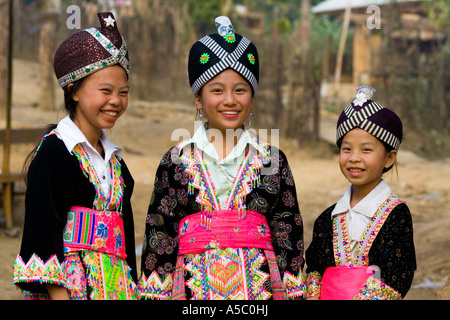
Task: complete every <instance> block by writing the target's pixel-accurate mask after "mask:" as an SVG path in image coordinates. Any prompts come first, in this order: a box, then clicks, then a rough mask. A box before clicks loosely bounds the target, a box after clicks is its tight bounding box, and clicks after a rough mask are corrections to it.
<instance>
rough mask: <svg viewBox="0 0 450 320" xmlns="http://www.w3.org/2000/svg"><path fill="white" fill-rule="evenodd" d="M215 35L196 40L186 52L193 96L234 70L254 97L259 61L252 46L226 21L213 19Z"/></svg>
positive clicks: (222, 17) (224, 18) (221, 17)
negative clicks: (246, 84) (209, 83)
mask: <svg viewBox="0 0 450 320" xmlns="http://www.w3.org/2000/svg"><path fill="white" fill-rule="evenodd" d="M215 23H216V27H217V31H218V33H215V34H210V35H208V36H205V37H203V38H201V39H200V40H198V41H197V42H196V43H194V45H193V46H192V48H191V51H190V52H189V62H188V72H189V84H190V85H191V88H192V92H193V93H194V95H196V94H197V93H198V92H199V91H200V90H201V88H202V87H203V86H204V85H205V84H206V83H207V82H208V81H210V80H211V79H212V78H214V77H215V76H217V75H218V74H219V73H221V72H222V71H224V70H226V69H229V68H231V69H233V70H235V71H236V72H237V73H239V74H240V75H241V76H242V77H243V78H244V79H245V80H247V81H248V83H249V84H250V86H251V88H252V91H253V94H254V93H255V91H256V88H257V86H258V81H259V59H258V51H257V50H256V47H255V45H254V44H253V43H252V42H251V41H250V40H248V39H247V38H245V37H243V36H242V35H240V34H237V33H235V32H234V28H233V25H232V24H231V21H230V19H229V18H228V17H224V16H220V17H217V18H216V19H215Z"/></svg>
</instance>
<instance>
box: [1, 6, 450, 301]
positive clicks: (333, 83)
mask: <svg viewBox="0 0 450 320" xmlns="http://www.w3.org/2000/svg"><path fill="white" fill-rule="evenodd" d="M99 11H112V12H113V13H114V15H115V17H116V20H117V24H118V27H119V30H120V31H121V33H122V35H123V36H124V37H125V39H126V41H127V44H128V48H129V56H130V61H131V73H130V80H129V82H130V86H131V92H130V101H129V107H128V110H127V112H126V113H125V115H124V116H123V117H122V118H123V120H122V118H121V120H119V121H118V123H117V124H116V126H115V127H114V129H113V130H111V131H110V132H108V137H110V139H111V140H112V141H113V142H115V143H116V144H118V145H119V146H121V147H122V148H123V149H124V158H125V159H126V161H127V164H128V167H129V168H130V170H131V172H132V174H133V177H134V179H135V182H136V184H135V190H134V193H133V199H132V201H133V210H134V215H135V229H136V246H137V253H138V255H139V254H140V251H139V250H140V244H141V239H142V237H143V233H144V221H145V215H146V213H147V211H146V210H147V208H148V203H149V199H150V194H151V192H152V189H153V179H154V173H155V172H156V168H157V166H158V164H159V160H160V159H161V156H162V155H163V153H164V152H165V151H166V150H167V149H168V148H169V147H170V146H172V145H173V144H175V143H176V142H174V141H172V140H171V133H172V132H173V131H174V130H175V129H177V128H187V129H189V130H192V129H193V120H194V119H195V109H194V108H195V107H194V98H193V96H192V92H191V89H190V86H189V82H188V77H187V58H188V53H189V50H190V48H191V46H192V44H193V43H194V42H195V41H197V40H198V39H199V38H200V37H203V36H204V35H206V34H210V33H216V31H217V30H216V28H215V25H214V18H215V17H217V16H219V15H226V16H229V17H230V19H231V21H232V23H233V26H234V29H235V31H236V32H237V33H239V34H242V35H244V36H245V37H246V38H248V39H250V40H251V41H252V42H254V43H255V44H256V46H257V48H258V51H259V58H260V68H261V70H260V84H259V88H258V90H257V93H256V105H255V109H254V112H253V113H254V117H255V120H254V121H253V126H255V127H256V128H265V129H278V130H279V135H280V145H281V147H282V148H283V151H284V152H285V153H286V154H287V156H288V159H289V163H290V166H291V169H292V171H293V174H294V177H295V181H296V186H297V193H298V197H299V201H300V208H301V211H302V216H303V221H304V230H305V235H304V236H305V249H306V248H307V246H308V244H309V242H310V240H311V234H312V226H313V222H314V220H315V218H316V217H317V216H318V215H319V214H320V213H321V212H322V211H323V210H325V209H326V208H327V207H328V206H329V205H331V204H333V203H334V202H336V201H337V200H338V199H339V198H340V197H341V196H342V194H343V193H344V191H345V189H346V188H347V187H348V182H347V181H346V180H345V179H344V178H343V177H342V174H341V173H340V171H339V168H338V165H337V164H338V162H337V150H336V146H335V128H336V120H337V117H338V115H339V114H340V112H341V111H342V110H343V109H344V108H345V107H346V106H347V105H348V104H349V103H350V102H351V101H352V100H353V98H354V95H355V93H356V90H355V88H356V87H357V86H360V85H369V86H372V87H374V88H375V89H376V90H377V92H376V94H375V96H374V98H373V99H374V100H375V101H377V102H379V103H380V104H382V105H384V106H386V107H389V108H390V109H392V110H394V111H395V112H396V113H397V114H399V116H400V118H401V119H402V121H403V124H404V135H405V138H404V141H403V143H402V147H401V150H400V153H399V165H398V171H397V173H393V174H392V175H389V177H386V179H387V182H388V184H389V185H390V186H391V188H392V189H393V190H394V192H395V193H397V194H398V195H399V196H400V197H401V198H403V199H404V200H406V201H407V203H408V206H409V207H410V209H411V212H412V214H413V220H414V228H415V231H414V232H415V243H416V254H417V261H418V270H417V272H416V275H415V279H414V283H413V286H412V288H411V291H410V293H408V295H407V298H409V299H450V281H449V277H448V274H449V271H450V259H449V257H450V234H449V233H448V230H449V229H450V215H449V214H448V212H449V211H450V187H449V178H450V117H449V112H450V104H449V101H450V40H449V35H450V0H433V1H419V0H410V1H407V0H395V1H393V0H328V1H323V0H261V1H259V0H203V1H198V0H98V1H81V0H0V147H1V148H0V170H1V172H0V184H1V186H2V189H1V192H0V196H1V199H0V203H1V206H0V299H19V298H20V292H18V291H17V290H16V289H15V288H14V287H13V286H12V285H11V276H10V274H11V268H12V264H13V262H14V260H15V258H16V256H17V254H18V252H19V248H20V241H21V231H22V225H23V215H24V204H23V199H24V198H23V193H24V189H25V185H24V183H23V178H24V172H23V171H22V165H23V162H24V159H25V157H26V155H27V154H29V152H30V151H33V150H35V149H34V148H35V145H36V143H38V142H39V140H40V139H41V137H42V134H43V133H42V128H43V127H44V126H46V125H47V124H48V123H56V122H57V121H59V120H60V119H61V118H62V117H63V116H64V115H65V112H64V110H63V109H61V106H62V104H63V99H62V91H61V88H60V87H59V85H58V83H57V81H56V78H55V75H54V72H53V56H54V53H55V50H56V48H57V47H58V46H59V44H60V43H61V42H62V41H64V40H65V39H66V38H67V37H68V36H69V35H70V34H73V33H75V32H78V31H80V30H82V29H84V28H88V27H92V26H99V25H100V24H99V21H98V18H97V15H96V14H97V12H99ZM269 142H270V141H269ZM139 259H140V258H139V256H138V265H139V264H140V260H139Z"/></svg>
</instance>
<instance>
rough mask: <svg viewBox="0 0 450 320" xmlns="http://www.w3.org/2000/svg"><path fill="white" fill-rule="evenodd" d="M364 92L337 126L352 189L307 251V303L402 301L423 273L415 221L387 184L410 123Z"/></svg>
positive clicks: (325, 216)
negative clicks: (405, 127)
mask: <svg viewBox="0 0 450 320" xmlns="http://www.w3.org/2000/svg"><path fill="white" fill-rule="evenodd" d="M374 92H375V89H373V88H370V87H367V86H363V87H358V88H357V94H356V97H355V99H354V100H353V102H352V103H351V104H350V105H349V106H348V107H347V108H345V110H344V111H343V112H342V113H341V115H340V117H339V120H338V123H337V145H338V147H339V166H340V168H341V171H342V173H343V175H344V176H345V177H346V178H347V180H348V181H349V182H350V183H351V185H350V186H349V188H348V189H347V191H346V192H345V194H344V196H343V197H342V198H341V199H340V200H339V201H338V202H337V203H336V204H334V205H332V206H331V207H329V208H328V209H326V210H325V211H324V212H323V213H322V214H321V215H320V216H319V217H318V218H317V220H316V221H315V223H314V232H313V239H312V242H311V244H310V246H309V247H308V250H307V251H306V263H307V269H306V272H307V283H308V294H307V298H311V299H312V298H315V299H317V298H320V299H401V298H403V297H404V296H405V295H406V293H407V292H408V290H409V288H410V287H411V283H412V280H413V277H414V270H415V269H416V257H415V250H414V242H413V227H412V218H411V214H410V211H409V209H408V206H407V205H406V203H405V202H404V201H403V200H401V199H399V198H398V197H397V196H396V195H395V194H394V193H393V192H392V190H391V189H390V188H389V186H388V185H387V184H386V183H385V181H384V180H383V178H382V175H383V173H384V172H387V171H389V170H390V169H391V168H392V167H393V166H394V164H395V162H396V159H397V153H398V149H399V146H400V143H401V141H402V137H403V132H402V122H401V120H400V118H399V117H398V116H397V115H396V114H395V113H394V112H393V111H391V110H389V109H387V108H385V107H383V106H381V105H380V104H378V103H376V102H374V101H372V100H371V97H372V95H373V93H374Z"/></svg>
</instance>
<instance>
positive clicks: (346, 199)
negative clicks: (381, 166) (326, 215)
mask: <svg viewBox="0 0 450 320" xmlns="http://www.w3.org/2000/svg"><path fill="white" fill-rule="evenodd" d="M391 194H392V190H391V188H390V187H389V186H388V185H387V184H386V182H384V180H383V179H381V181H380V183H379V184H378V185H377V186H376V187H375V188H374V189H373V190H372V191H370V192H369V194H368V195H366V196H365V197H364V198H363V199H362V200H361V201H360V202H358V203H357V204H356V205H355V206H354V207H353V208H352V207H351V206H350V199H351V195H352V186H349V187H348V188H347V190H346V191H345V193H344V196H343V197H342V198H341V199H339V201H338V202H337V203H336V206H335V207H334V209H333V211H332V212H331V216H333V215H336V214H340V213H343V212H348V211H350V210H352V211H353V212H355V213H359V214H362V215H365V216H367V217H369V218H372V217H373V215H374V214H375V212H377V210H378V208H379V207H380V206H381V204H382V203H383V202H384V201H386V199H387V198H388V197H389V196H390V195H391Z"/></svg>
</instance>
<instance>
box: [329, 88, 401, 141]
mask: <svg viewBox="0 0 450 320" xmlns="http://www.w3.org/2000/svg"><path fill="white" fill-rule="evenodd" d="M356 90H357V93H356V96H355V99H354V100H353V101H352V103H351V104H349V105H348V106H347V107H346V108H345V109H344V111H342V113H341V115H340V116H339V119H338V122H337V130H336V144H337V145H338V146H340V145H341V143H342V138H343V137H344V136H345V134H347V132H349V131H350V130H353V129H355V128H361V129H362V130H364V131H366V132H368V133H370V134H371V135H373V136H374V137H376V138H377V139H379V140H381V141H382V142H384V143H386V144H387V145H389V146H391V147H392V148H394V149H395V150H398V148H399V147H400V143H401V142H402V138H403V125H402V121H401V120H400V118H399V117H398V116H397V115H396V114H395V112H393V111H392V110H389V109H388V108H385V107H383V106H382V105H380V104H378V103H376V102H375V101H372V100H371V98H372V95H373V93H375V91H376V90H375V89H373V88H371V87H368V86H361V87H358V88H356Z"/></svg>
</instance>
